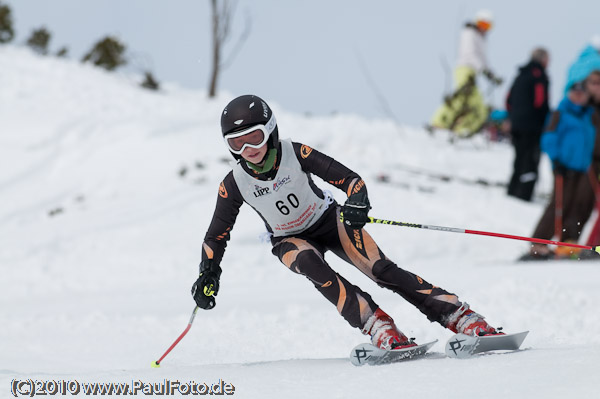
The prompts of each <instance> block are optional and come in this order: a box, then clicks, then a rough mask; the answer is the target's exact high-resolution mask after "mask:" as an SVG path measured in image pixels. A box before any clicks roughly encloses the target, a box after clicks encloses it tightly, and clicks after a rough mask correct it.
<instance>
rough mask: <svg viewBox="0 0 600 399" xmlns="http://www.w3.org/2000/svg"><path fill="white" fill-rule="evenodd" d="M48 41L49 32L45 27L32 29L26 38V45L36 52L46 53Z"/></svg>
mask: <svg viewBox="0 0 600 399" xmlns="http://www.w3.org/2000/svg"><path fill="white" fill-rule="evenodd" d="M49 42H50V32H48V30H46V28H40V29H37V30H34V31H33V32H32V33H31V37H30V38H29V39H28V40H27V45H28V46H29V47H31V48H32V49H33V51H35V52H36V53H39V54H43V55H46V54H48V43H49Z"/></svg>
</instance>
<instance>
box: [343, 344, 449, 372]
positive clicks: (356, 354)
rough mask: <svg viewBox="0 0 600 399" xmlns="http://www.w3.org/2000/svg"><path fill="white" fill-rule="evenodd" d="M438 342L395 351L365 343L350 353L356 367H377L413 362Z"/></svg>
mask: <svg viewBox="0 0 600 399" xmlns="http://www.w3.org/2000/svg"><path fill="white" fill-rule="evenodd" d="M436 342H437V339H436V340H435V341H431V342H428V343H426V344H422V345H417V346H411V347H408V348H404V349H393V350H385V349H380V348H378V347H376V346H373V345H371V344H368V343H364V344H360V345H357V346H355V347H354V349H352V352H350V361H351V362H352V364H353V365H355V366H364V365H365V364H370V365H371V366H376V365H380V364H388V363H396V362H401V361H404V360H411V359H414V358H418V357H420V356H423V355H424V354H425V353H426V352H427V351H428V350H429V349H431V347H432V346H433V345H434V344H435V343H436Z"/></svg>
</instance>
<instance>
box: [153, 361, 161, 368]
mask: <svg viewBox="0 0 600 399" xmlns="http://www.w3.org/2000/svg"><path fill="white" fill-rule="evenodd" d="M159 367H160V364H159V363H158V362H157V361H156V360H155V361H153V362H152V368H153V369H157V368H159Z"/></svg>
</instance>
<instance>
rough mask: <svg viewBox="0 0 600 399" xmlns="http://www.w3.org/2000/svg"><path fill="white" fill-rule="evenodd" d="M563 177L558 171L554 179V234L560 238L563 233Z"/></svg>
mask: <svg viewBox="0 0 600 399" xmlns="http://www.w3.org/2000/svg"><path fill="white" fill-rule="evenodd" d="M563 182H564V179H563V175H561V174H560V173H557V174H556V177H555V179H554V191H555V193H554V236H555V237H556V239H557V240H560V238H561V237H562V233H563V208H564V207H563V195H564V183H563Z"/></svg>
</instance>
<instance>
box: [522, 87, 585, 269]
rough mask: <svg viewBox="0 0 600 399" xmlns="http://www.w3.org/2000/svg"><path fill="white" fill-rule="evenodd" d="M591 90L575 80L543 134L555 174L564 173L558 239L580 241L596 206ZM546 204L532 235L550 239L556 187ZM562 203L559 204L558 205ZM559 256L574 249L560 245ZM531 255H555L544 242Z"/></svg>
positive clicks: (545, 256) (536, 245)
mask: <svg viewBox="0 0 600 399" xmlns="http://www.w3.org/2000/svg"><path fill="white" fill-rule="evenodd" d="M589 99H590V97H589V93H588V92H587V90H586V87H585V82H575V83H574V84H572V85H571V87H570V88H569V90H568V92H567V96H566V97H565V98H564V99H563V100H562V101H561V102H560V104H559V106H558V109H557V110H556V111H554V112H553V114H552V117H551V120H550V123H549V124H548V127H547V128H546V131H545V132H544V134H543V135H542V140H541V146H542V150H543V151H544V152H545V153H546V154H548V156H549V157H550V160H551V161H552V165H553V170H554V174H555V175H560V176H562V182H563V184H562V188H563V191H562V199H563V202H562V227H563V229H562V235H561V237H557V239H559V240H561V241H566V242H577V239H578V238H579V235H580V234H581V230H582V229H583V226H584V224H585V222H586V221H587V220H588V218H589V217H590V214H591V212H592V210H593V207H594V193H593V191H592V188H591V185H590V182H589V179H588V168H589V167H590V165H591V163H592V153H593V150H594V142H595V136H596V128H595V126H596V124H597V121H596V116H593V115H594V110H593V109H592V107H590V106H589V105H588V103H589ZM557 189H559V190H560V187H556V185H555V187H554V194H553V196H552V200H551V201H550V203H549V204H548V206H547V207H546V210H545V211H544V214H543V215H542V218H541V219H540V221H539V223H538V225H537V227H536V229H535V232H534V233H533V236H534V237H536V238H542V239H546V240H549V239H551V238H552V236H553V235H554V231H555V226H554V223H555V210H556V201H555V200H556V190H557ZM559 206H560V205H559ZM556 251H557V253H556V255H557V256H570V254H571V252H572V249H571V248H569V247H558V248H557V250H556ZM529 256H530V257H532V258H545V259H548V258H552V257H554V254H553V253H552V252H551V251H550V250H549V249H548V248H547V246H545V245H543V244H534V245H533V246H532V248H531V252H530V254H529Z"/></svg>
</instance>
